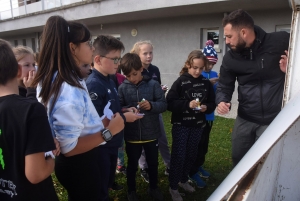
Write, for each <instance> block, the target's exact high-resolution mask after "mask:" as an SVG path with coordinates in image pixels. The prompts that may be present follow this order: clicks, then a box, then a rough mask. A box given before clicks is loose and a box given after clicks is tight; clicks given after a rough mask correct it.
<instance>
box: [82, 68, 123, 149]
mask: <svg viewBox="0 0 300 201" xmlns="http://www.w3.org/2000/svg"><path fill="white" fill-rule="evenodd" d="M86 86H87V88H88V91H89V94H90V97H91V99H92V102H93V104H94V106H95V108H96V110H97V112H98V114H99V116H100V117H101V116H102V115H103V109H104V107H105V106H106V104H107V103H108V101H110V102H111V105H110V109H111V111H112V112H113V113H116V112H119V113H120V114H121V115H122V113H121V106H120V102H119V97H118V91H117V89H116V86H115V83H114V82H113V80H111V79H110V77H109V76H104V75H102V74H101V73H100V72H99V71H97V70H96V69H93V72H92V73H91V74H90V75H89V77H88V78H87V80H86ZM122 116H123V115H122ZM123 118H124V116H123ZM122 140H123V131H121V132H120V133H119V134H117V135H115V136H114V137H113V138H112V140H110V141H109V142H108V143H106V144H105V145H101V146H105V147H120V146H121V143H122Z"/></svg>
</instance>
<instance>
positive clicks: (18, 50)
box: [12, 45, 34, 62]
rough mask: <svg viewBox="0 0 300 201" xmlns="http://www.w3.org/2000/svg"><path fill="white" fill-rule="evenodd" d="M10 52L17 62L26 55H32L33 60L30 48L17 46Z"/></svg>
mask: <svg viewBox="0 0 300 201" xmlns="http://www.w3.org/2000/svg"><path fill="white" fill-rule="evenodd" d="M12 50H13V53H14V55H15V57H16V60H17V62H19V61H20V60H22V59H23V58H24V57H26V55H28V54H30V55H32V56H33V58H34V53H33V50H32V49H31V48H30V47H27V46H23V45H19V46H17V47H14V48H13V49H12Z"/></svg>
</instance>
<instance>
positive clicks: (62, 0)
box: [0, 0, 85, 21]
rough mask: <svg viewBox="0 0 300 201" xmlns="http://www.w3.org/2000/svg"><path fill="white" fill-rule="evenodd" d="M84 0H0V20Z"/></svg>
mask: <svg viewBox="0 0 300 201" xmlns="http://www.w3.org/2000/svg"><path fill="white" fill-rule="evenodd" d="M82 1H85V0H0V21H1V20H6V19H11V18H15V17H18V16H22V15H26V14H30V13H35V12H39V11H44V10H49V9H52V8H58V7H61V6H65V5H69V4H73V3H77V2H82Z"/></svg>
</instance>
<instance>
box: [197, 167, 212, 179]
mask: <svg viewBox="0 0 300 201" xmlns="http://www.w3.org/2000/svg"><path fill="white" fill-rule="evenodd" d="M198 170H199V173H200V176H201V177H203V178H208V177H209V176H210V173H209V172H207V171H206V170H204V169H203V167H202V166H200V167H199V169H198Z"/></svg>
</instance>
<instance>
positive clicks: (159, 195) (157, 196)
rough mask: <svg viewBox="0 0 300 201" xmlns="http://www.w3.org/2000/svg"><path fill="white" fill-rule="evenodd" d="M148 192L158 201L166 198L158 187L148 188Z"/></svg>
mask: <svg viewBox="0 0 300 201" xmlns="http://www.w3.org/2000/svg"><path fill="white" fill-rule="evenodd" d="M148 193H149V195H150V196H151V197H152V198H153V199H154V200H156V201H163V200H164V196H163V194H162V193H161V191H160V190H159V189H158V188H156V189H150V188H148Z"/></svg>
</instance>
